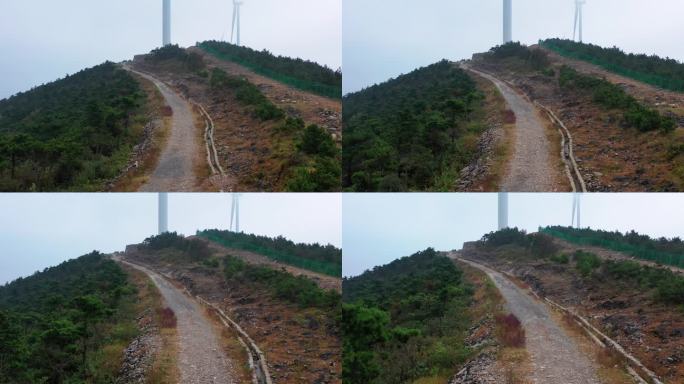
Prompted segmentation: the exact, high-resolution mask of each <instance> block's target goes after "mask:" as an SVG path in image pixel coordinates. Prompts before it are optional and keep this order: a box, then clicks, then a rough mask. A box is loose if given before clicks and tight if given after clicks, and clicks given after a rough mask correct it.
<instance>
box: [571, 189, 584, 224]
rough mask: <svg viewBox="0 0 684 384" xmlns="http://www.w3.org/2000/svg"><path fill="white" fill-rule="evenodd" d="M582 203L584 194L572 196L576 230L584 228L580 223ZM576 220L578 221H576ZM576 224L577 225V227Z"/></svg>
mask: <svg viewBox="0 0 684 384" xmlns="http://www.w3.org/2000/svg"><path fill="white" fill-rule="evenodd" d="M581 201H582V194H581V193H573V194H572V224H571V226H572V227H575V228H582V224H581V222H580V213H581V212H580V211H581V210H580V205H581V204H580V203H581ZM575 219H577V220H576V221H575ZM575 222H576V223H577V225H575Z"/></svg>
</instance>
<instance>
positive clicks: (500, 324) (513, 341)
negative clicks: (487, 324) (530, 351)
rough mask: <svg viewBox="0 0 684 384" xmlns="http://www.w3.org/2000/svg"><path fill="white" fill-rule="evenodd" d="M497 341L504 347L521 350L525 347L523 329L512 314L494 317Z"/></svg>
mask: <svg viewBox="0 0 684 384" xmlns="http://www.w3.org/2000/svg"><path fill="white" fill-rule="evenodd" d="M496 325H497V329H498V331H499V332H498V333H499V340H500V341H501V343H502V344H503V345H504V346H505V347H509V348H523V347H524V346H525V329H523V327H522V324H521V323H520V320H518V318H517V317H516V316H515V315H514V314H512V313H511V314H508V315H502V314H499V315H497V316H496Z"/></svg>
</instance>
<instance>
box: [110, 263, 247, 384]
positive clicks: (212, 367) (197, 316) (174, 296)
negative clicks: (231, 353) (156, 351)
mask: <svg viewBox="0 0 684 384" xmlns="http://www.w3.org/2000/svg"><path fill="white" fill-rule="evenodd" d="M118 261H120V262H122V263H125V264H126V265H130V266H131V267H133V268H135V269H138V270H140V271H142V272H144V273H145V274H147V275H148V276H149V277H150V279H151V280H152V281H153V282H154V284H155V285H156V286H157V288H158V289H159V292H160V293H161V294H162V297H164V301H165V302H166V305H167V306H168V307H169V308H171V309H172V310H173V312H174V313H175V314H176V318H177V319H178V323H177V327H178V339H179V344H180V346H179V356H178V369H179V371H180V378H179V382H180V383H183V384H186V383H187V384H205V383H214V384H233V383H236V382H237V381H236V380H235V379H234V377H236V375H235V374H234V368H233V366H232V362H231V361H230V360H228V358H227V357H226V355H225V353H224V352H223V349H222V348H221V343H220V342H219V335H218V334H217V333H216V332H215V330H214V328H213V327H212V325H211V324H210V322H209V320H208V319H207V318H206V317H205V316H204V309H203V308H202V307H201V306H200V305H199V304H198V303H197V302H195V301H194V300H193V299H191V298H190V297H188V296H186V295H185V294H184V293H183V292H181V291H180V290H179V289H177V288H176V287H174V286H173V285H171V283H169V282H168V281H167V280H165V279H164V278H163V277H162V276H160V275H159V274H157V273H155V272H153V271H151V270H149V269H147V268H144V267H142V266H139V265H136V264H132V263H128V262H126V261H123V260H121V259H118Z"/></svg>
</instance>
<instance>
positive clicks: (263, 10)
mask: <svg viewBox="0 0 684 384" xmlns="http://www.w3.org/2000/svg"><path fill="white" fill-rule="evenodd" d="M171 3H172V31H171V35H172V40H173V42H174V43H178V44H180V45H182V46H190V45H194V44H195V43H196V42H198V41H204V40H209V39H216V40H219V39H221V38H222V37H224V38H227V39H229V38H230V34H229V30H230V23H231V18H232V12H233V6H232V3H233V2H232V0H199V1H198V0H172V1H171ZM161 10H162V0H115V1H103V0H95V1H93V0H61V1H50V0H0V52H2V55H1V56H0V76H1V78H2V80H1V81H0V99H2V98H5V97H8V96H10V95H12V94H14V93H17V92H19V91H25V90H28V89H30V88H31V87H33V86H36V85H40V84H42V83H45V82H50V81H53V80H56V79H57V78H60V77H63V76H64V75H65V74H73V73H74V72H77V71H79V70H81V69H84V68H86V67H91V66H93V65H96V64H100V63H102V62H103V61H106V60H110V61H117V62H118V61H122V60H125V59H131V58H133V56H134V55H136V54H140V53H146V52H149V51H150V50H152V49H153V48H155V47H158V46H160V45H161V39H162V25H161V24H162V19H161V15H162V12H161ZM341 13H342V0H245V1H244V5H243V6H242V8H241V16H242V17H241V19H242V38H241V40H242V43H243V45H246V46H249V47H251V48H255V49H259V50H261V49H268V50H270V51H271V52H274V53H277V54H282V55H286V56H293V57H301V58H304V59H309V60H313V61H316V62H319V63H321V64H325V65H328V66H329V67H331V68H333V69H337V68H339V67H340V65H341V63H342V57H341V54H342V52H341V48H340V44H341V29H342V26H341V23H342V20H341Z"/></svg>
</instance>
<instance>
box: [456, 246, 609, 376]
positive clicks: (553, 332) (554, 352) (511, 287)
mask: <svg viewBox="0 0 684 384" xmlns="http://www.w3.org/2000/svg"><path fill="white" fill-rule="evenodd" d="M458 260H459V261H463V262H465V263H467V264H469V265H471V266H473V267H475V268H477V269H480V270H481V271H483V272H485V273H486V274H487V275H488V276H489V277H490V278H491V279H492V281H493V282H494V284H495V285H496V287H497V288H498V289H499V291H500V292H501V295H502V296H503V298H504V300H505V301H506V305H507V308H508V310H509V311H510V312H511V313H513V314H514V315H515V316H517V317H518V319H520V321H521V323H522V325H523V327H524V328H525V334H526V345H527V351H528V352H529V354H530V358H531V360H532V368H533V371H532V373H531V377H530V379H531V380H532V382H533V383H539V384H542V383H544V384H545V383H565V384H600V383H601V381H600V380H599V379H598V376H597V374H596V369H595V367H594V365H593V363H592V362H591V361H590V360H589V359H588V358H587V357H586V356H585V355H583V354H582V353H581V352H580V350H579V347H578V346H577V344H576V343H575V342H574V341H573V340H572V339H571V338H570V337H569V336H568V335H567V333H566V332H565V331H564V330H563V329H562V328H561V327H559V326H558V324H556V322H555V321H554V320H553V318H552V317H551V316H550V313H549V310H548V308H547V307H546V305H545V304H544V303H542V302H540V301H537V300H536V299H534V298H533V297H531V296H530V295H529V294H527V293H526V292H525V291H523V290H522V289H521V288H519V287H518V286H516V285H515V284H514V283H513V282H511V281H510V280H509V279H507V278H506V277H504V276H503V275H502V274H501V273H499V272H497V271H495V270H493V269H491V268H488V267H486V266H484V265H481V264H478V263H475V262H472V261H469V260H464V259H461V258H458Z"/></svg>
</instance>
